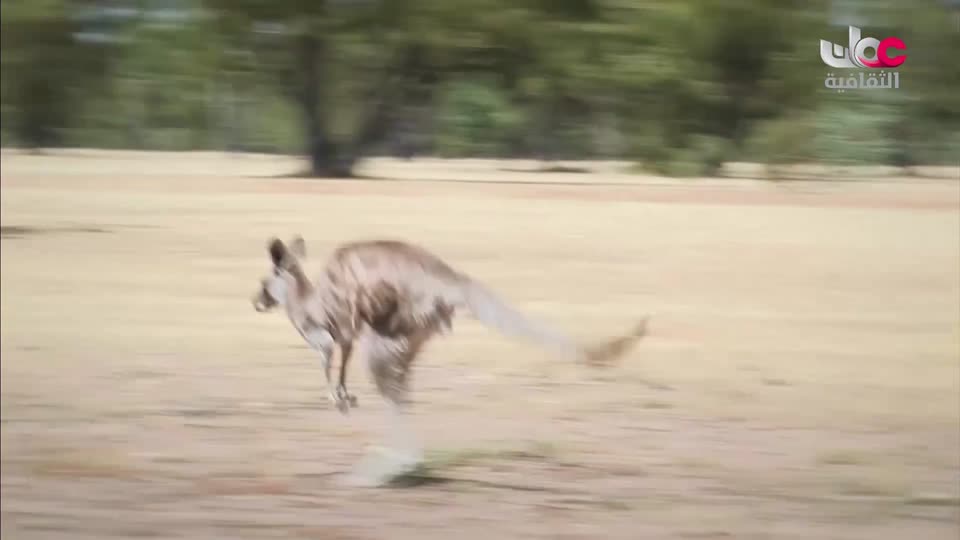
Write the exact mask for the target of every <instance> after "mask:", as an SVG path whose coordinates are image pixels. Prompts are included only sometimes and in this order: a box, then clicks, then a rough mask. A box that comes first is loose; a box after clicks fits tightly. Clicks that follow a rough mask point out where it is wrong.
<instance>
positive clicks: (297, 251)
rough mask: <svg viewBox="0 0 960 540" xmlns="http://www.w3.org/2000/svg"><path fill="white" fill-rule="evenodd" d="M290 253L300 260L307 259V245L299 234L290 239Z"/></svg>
mask: <svg viewBox="0 0 960 540" xmlns="http://www.w3.org/2000/svg"><path fill="white" fill-rule="evenodd" d="M290 252H291V253H293V254H294V255H296V256H297V258H298V259H305V258H307V243H306V242H304V241H303V237H302V236H300V235H299V234H298V235H296V236H294V237H293V238H291V239H290Z"/></svg>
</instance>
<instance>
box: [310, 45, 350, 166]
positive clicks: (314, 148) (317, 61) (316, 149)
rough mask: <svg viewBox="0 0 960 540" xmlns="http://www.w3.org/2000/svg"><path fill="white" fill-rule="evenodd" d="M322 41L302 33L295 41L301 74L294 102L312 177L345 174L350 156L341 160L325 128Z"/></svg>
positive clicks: (323, 47) (323, 49)
mask: <svg viewBox="0 0 960 540" xmlns="http://www.w3.org/2000/svg"><path fill="white" fill-rule="evenodd" d="M325 53H326V43H325V41H324V40H323V39H322V38H318V37H317V36H314V35H312V34H311V33H305V34H303V35H301V36H300V39H299V43H298V50H297V55H298V60H299V64H300V66H299V67H300V74H301V77H302V83H301V88H300V92H299V96H298V98H299V99H298V101H299V102H300V106H301V108H302V109H303V121H304V123H305V128H306V129H305V131H306V135H307V148H306V150H307V156H308V157H309V159H310V175H311V176H316V177H349V176H350V175H351V173H352V169H353V164H354V161H355V160H354V159H345V158H344V156H343V155H341V151H340V148H339V147H338V145H337V144H336V143H335V142H334V141H333V140H332V138H331V137H330V134H329V133H328V131H327V115H326V110H325V107H326V100H325V99H324V96H323V84H324V81H323V64H324V61H325V58H324V57H325Z"/></svg>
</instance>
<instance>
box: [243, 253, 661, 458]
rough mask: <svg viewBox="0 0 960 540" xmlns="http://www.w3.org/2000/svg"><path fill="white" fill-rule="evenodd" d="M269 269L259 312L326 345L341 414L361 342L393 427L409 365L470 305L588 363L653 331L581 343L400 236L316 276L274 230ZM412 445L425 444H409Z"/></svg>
mask: <svg viewBox="0 0 960 540" xmlns="http://www.w3.org/2000/svg"><path fill="white" fill-rule="evenodd" d="M267 251H268V253H269V255H270V261H271V262H272V264H273V269H272V272H271V274H270V275H269V276H268V277H266V278H265V279H263V280H262V281H261V287H260V289H259V290H258V291H257V293H256V294H255V296H254V298H253V305H254V308H255V309H256V310H257V311H259V312H266V311H270V310H271V309H273V308H275V307H278V306H280V307H282V308H283V309H284V310H286V313H287V316H288V317H289V318H290V322H292V323H293V326H294V327H295V328H296V329H297V331H298V332H299V333H300V335H301V336H303V339H304V340H306V341H307V343H308V344H309V345H310V347H312V348H313V349H314V350H316V351H317V352H318V353H319V354H320V359H321V362H322V365H323V371H324V375H325V376H326V383H327V391H328V394H329V398H330V400H331V401H332V402H333V403H334V404H335V405H336V407H337V409H339V410H340V412H341V413H346V412H347V411H348V409H349V408H350V407H352V406H356V398H355V397H354V396H352V395H351V394H350V393H349V392H348V391H347V380H346V378H347V366H348V363H349V362H350V357H351V353H352V352H353V350H354V348H355V347H356V348H357V349H358V350H359V351H360V353H361V354H363V355H365V356H366V360H367V363H368V366H369V369H370V371H371V374H372V375H373V377H372V378H373V381H374V383H375V385H376V388H377V390H378V392H379V393H380V394H381V395H382V396H383V397H384V399H385V400H386V401H387V402H388V403H389V404H390V405H391V410H392V411H393V413H395V417H393V419H392V422H391V427H392V428H393V429H395V430H399V431H398V432H395V435H399V436H401V437H407V436H409V433H407V432H406V431H405V430H404V429H402V428H401V427H400V424H401V419H402V416H403V415H402V413H403V411H404V410H405V408H406V406H407V404H408V379H409V378H410V371H411V366H412V364H413V362H414V359H415V358H416V356H417V354H418V352H419V351H420V350H421V348H422V347H423V346H424V344H425V343H426V342H427V341H428V340H429V339H431V338H432V337H434V336H436V335H438V334H444V333H447V332H449V331H451V330H452V321H453V317H454V314H455V313H456V312H457V311H458V310H465V311H467V312H468V313H469V314H470V315H472V316H473V317H474V318H475V319H477V320H478V321H480V322H481V323H483V324H485V325H486V326H488V327H491V328H493V329H495V330H497V331H499V332H501V333H503V334H505V335H507V336H510V337H514V338H522V339H527V340H532V341H534V342H535V343H538V344H539V345H541V346H543V347H546V348H548V349H551V350H553V351H554V352H556V353H558V354H559V355H562V356H565V357H567V358H570V359H572V360H575V361H580V362H583V363H585V364H587V365H590V366H606V365H610V364H611V363H612V362H613V361H615V360H617V359H618V358H619V357H620V356H621V355H622V354H623V353H624V352H626V351H627V349H628V348H629V347H630V346H631V345H632V344H633V343H635V342H636V341H637V340H638V339H640V338H641V337H643V335H644V334H645V333H646V319H643V320H642V321H640V323H639V324H638V325H637V326H636V327H635V328H634V329H633V330H632V331H631V332H629V333H627V334H626V335H624V336H621V337H617V338H614V339H610V340H607V341H605V342H602V343H600V344H598V345H594V346H581V345H578V344H577V343H575V342H574V341H573V340H571V339H570V338H568V337H567V336H565V335H563V334H562V333H559V332H556V331H554V330H552V329H550V328H548V327H547V326H545V325H542V324H540V323H537V322H534V321H532V320H530V319H528V318H527V317H525V316H524V315H523V314H521V313H520V312H519V311H517V310H515V309H513V308H512V307H510V306H509V305H507V304H506V303H505V302H503V301H502V300H501V299H500V298H499V297H498V296H497V295H496V294H495V293H494V292H492V291H491V290H490V289H489V288H487V287H486V286H484V285H483V284H481V283H479V282H478V281H476V280H475V279H472V278H471V277H469V276H467V275H465V274H463V273H461V272H458V271H457V270H454V269H453V268H451V267H450V266H449V265H447V264H446V263H445V262H444V261H442V260H441V259H440V258H438V257H437V256H435V255H434V254H432V253H430V252H428V251H427V250H425V249H424V248H422V247H419V246H416V245H412V244H408V243H405V242H399V241H389V240H377V241H367V242H355V243H350V244H344V245H342V246H340V247H338V248H337V249H336V250H335V251H334V252H333V254H332V256H331V257H330V258H329V259H328V260H327V262H326V265H325V268H323V270H322V272H321V273H320V275H319V277H318V279H316V280H311V279H309V278H308V277H307V274H306V272H305V270H304V268H303V262H302V261H303V260H304V259H305V257H306V248H305V244H304V241H303V238H302V237H299V236H297V237H295V238H294V239H293V240H292V241H291V242H290V244H289V246H288V245H287V244H284V243H283V242H282V241H280V240H279V239H276V238H274V239H271V240H270V241H269V243H268V247H267ZM334 346H337V347H339V349H340V369H339V377H338V378H337V380H336V381H334V378H333V377H331V360H332V356H333V349H334ZM407 450H412V451H414V452H419V450H416V449H413V448H408V449H407Z"/></svg>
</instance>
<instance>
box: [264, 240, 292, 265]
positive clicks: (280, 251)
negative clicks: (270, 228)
mask: <svg viewBox="0 0 960 540" xmlns="http://www.w3.org/2000/svg"><path fill="white" fill-rule="evenodd" d="M267 252H268V253H270V260H271V261H273V265H274V266H280V265H281V264H282V263H283V259H284V258H285V257H286V256H287V246H285V245H283V242H282V241H280V239H279V238H271V239H270V241H269V242H268V243H267Z"/></svg>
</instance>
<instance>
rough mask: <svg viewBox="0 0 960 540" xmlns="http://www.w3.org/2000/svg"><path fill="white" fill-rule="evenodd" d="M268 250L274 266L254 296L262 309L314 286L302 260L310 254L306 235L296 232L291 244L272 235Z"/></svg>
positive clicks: (293, 298) (283, 303)
mask: <svg viewBox="0 0 960 540" xmlns="http://www.w3.org/2000/svg"><path fill="white" fill-rule="evenodd" d="M267 253H269V255H270V262H271V263H272V264H273V268H271V271H270V274H269V275H267V276H266V277H264V278H262V279H261V280H260V289H259V290H258V291H257V292H256V294H254V296H253V308H254V309H256V310H257V311H259V312H261V313H263V312H267V311H270V310H272V309H273V308H275V307H277V306H286V305H288V304H289V303H290V302H295V301H297V300H298V299H300V298H302V297H304V296H306V294H307V293H308V292H309V291H310V290H311V288H312V286H311V284H310V281H309V280H308V279H307V277H306V274H305V273H304V271H303V267H302V264H301V260H302V259H303V258H304V257H305V256H306V248H305V244H304V241H303V238H302V237H300V236H295V237H294V238H293V240H291V241H290V246H289V247H288V246H287V245H286V244H284V243H283V241H281V240H280V239H278V238H271V239H270V241H269V242H268V243H267Z"/></svg>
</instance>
